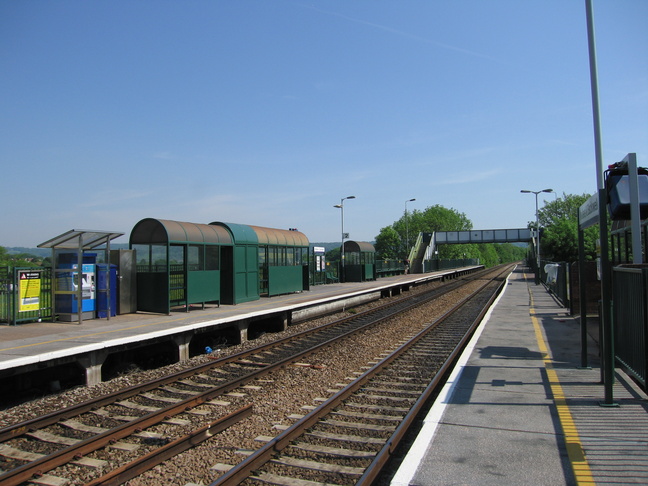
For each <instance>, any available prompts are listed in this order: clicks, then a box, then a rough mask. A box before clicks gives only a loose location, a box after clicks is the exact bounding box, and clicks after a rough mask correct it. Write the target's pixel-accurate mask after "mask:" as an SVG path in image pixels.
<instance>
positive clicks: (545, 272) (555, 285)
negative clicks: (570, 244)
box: [540, 261, 570, 308]
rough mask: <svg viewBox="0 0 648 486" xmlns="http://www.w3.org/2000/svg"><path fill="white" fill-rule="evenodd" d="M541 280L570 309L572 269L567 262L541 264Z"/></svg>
mask: <svg viewBox="0 0 648 486" xmlns="http://www.w3.org/2000/svg"><path fill="white" fill-rule="evenodd" d="M540 280H541V281H542V282H543V283H544V284H545V286H546V287H547V289H549V291H550V292H551V293H552V294H553V295H554V296H555V297H556V299H558V301H559V302H560V303H561V304H562V305H563V306H564V307H567V308H569V307H570V297H569V295H570V288H569V287H570V285H569V282H570V267H569V264H567V263H565V262H546V261H543V262H542V264H541V273H540Z"/></svg>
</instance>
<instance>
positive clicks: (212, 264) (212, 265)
mask: <svg viewBox="0 0 648 486" xmlns="http://www.w3.org/2000/svg"><path fill="white" fill-rule="evenodd" d="M219 253H220V252H219V247H218V246H216V245H207V246H205V270H219V269H220V258H219V256H220V255H219Z"/></svg>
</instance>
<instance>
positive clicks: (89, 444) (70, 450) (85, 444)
mask: <svg viewBox="0 0 648 486" xmlns="http://www.w3.org/2000/svg"><path fill="white" fill-rule="evenodd" d="M436 297H438V295H435V296H434V297H431V298H430V299H425V300H423V301H419V302H416V303H414V304H411V305H408V306H407V307H406V309H405V310H401V312H403V311H406V310H409V309H411V308H414V307H417V306H420V305H422V304H423V303H425V302H427V301H428V300H431V299H432V298H436ZM392 305H393V304H392ZM384 307H385V306H381V307H380V308H379V309H373V312H372V311H367V312H365V313H362V314H356V315H355V316H353V317H352V318H351V319H353V318H358V317H364V316H365V315H369V314H372V313H374V314H375V313H377V312H378V311H379V310H381V309H383V308H384ZM393 316H394V315H393V314H389V315H385V316H382V317H380V318H379V319H374V320H373V321H372V322H369V323H367V324H365V325H362V326H360V327H358V328H354V329H352V330H349V331H347V332H345V333H343V334H340V335H338V336H335V337H333V338H331V339H328V340H327V341H324V342H322V343H319V344H317V345H315V346H311V347H309V348H307V349H305V350H302V351H301V352H299V353H297V354H293V355H291V356H289V357H287V358H284V359H281V360H279V361H277V362H276V363H273V364H270V365H267V366H264V367H263V368H260V369H258V370H255V371H253V372H250V373H247V374H245V375H242V376H240V377H238V378H236V379H234V380H231V381H229V382H227V383H225V384H222V385H220V386H217V387H214V388H212V389H210V390H207V391H205V392H203V393H200V394H198V395H196V396H194V397H191V398H187V399H185V400H183V401H181V402H178V403H176V404H172V405H169V406H167V407H163V408H161V409H160V410H157V411H155V412H150V413H149V414H146V415H144V416H142V417H139V418H137V419H134V420H132V421H131V422H128V423H126V424H123V425H121V426H119V427H116V428H115V429H111V430H109V431H106V432H104V433H101V434H98V435H97V436H94V437H91V438H89V439H85V440H83V441H81V442H78V443H76V444H74V445H71V446H68V447H65V448H63V449H60V450H59V451H57V452H54V453H52V454H50V455H48V456H45V457H43V458H41V459H38V460H36V461H33V462H31V463H28V464H25V465H23V466H20V467H18V468H16V469H13V470H10V471H8V472H5V473H3V474H0V484H2V485H3V486H5V485H6V486H17V485H19V484H21V483H22V482H24V481H27V480H29V479H30V478H32V477H33V476H34V475H39V474H43V473H45V472H47V471H50V470H52V469H54V468H56V467H59V466H61V465H63V464H65V463H67V462H70V461H71V460H72V459H74V458H78V457H79V456H84V455H86V454H89V453H90V452H94V451H95V450H97V449H100V448H102V447H105V446H106V445H108V444H109V443H110V442H111V441H112V440H116V439H120V438H124V437H127V436H129V435H131V434H132V433H133V432H134V431H136V430H138V429H145V428H147V427H150V426H152V425H155V424H157V423H159V422H161V421H163V420H165V419H168V418H169V417H172V416H174V415H177V414H179V413H182V412H184V411H186V410H188V409H190V408H194V407H196V406H199V405H202V404H204V403H205V402H207V401H208V400H211V399H213V398H214V397H217V396H219V395H222V394H225V393H227V392H229V391H232V390H234V389H236V388H238V387H240V386H242V385H244V384H245V383H247V382H249V381H252V380H254V379H257V378H259V377H261V376H265V375H266V374H268V373H270V372H272V371H274V370H276V369H280V368H283V367H285V366H288V365H289V364H291V363H293V362H296V361H298V360H300V359H302V358H304V357H306V356H309V355H310V354H313V353H314V352H316V351H318V350H319V349H321V348H323V347H325V346H329V345H331V344H333V343H335V342H336V341H339V340H342V339H344V338H346V337H348V336H350V335H353V334H355V333H357V332H360V331H362V330H364V329H367V328H369V327H372V326H375V325H377V324H378V323H380V322H383V321H385V320H387V319H390V318H392V317H393ZM348 319H349V318H345V319H344V321H346V320H348ZM292 338H293V339H294V336H293V337H292ZM288 340H290V339H288ZM267 346H268V345H266V346H262V347H261V348H258V349H265V348H266V347H267ZM258 349H257V351H256V352H258ZM241 354H245V355H249V353H248V352H243V353H238V354H237V355H236V356H237V357H236V359H234V357H227V358H223V360H225V361H227V362H231V361H237V360H240V358H241ZM209 364H211V363H209ZM179 374H181V375H184V373H183V372H180V373H179ZM176 375H177V374H176ZM162 381H165V382H166V379H163V380H162ZM151 388H155V387H150V386H149V384H146V385H145V387H144V389H146V390H148V389H151ZM129 396H132V394H131V395H129ZM101 401H103V400H101ZM113 402H114V400H113V401H108V402H107V403H113ZM107 403H106V404H107ZM92 408H94V407H90V408H89V409H88V410H91V409H92ZM66 412H67V410H66V411H65V412H63V413H61V414H58V420H60V419H61V417H67V415H68V414H67V413H66ZM54 415H55V414H50V416H48V418H49V420H52V418H53V416H54ZM58 420H56V421H58ZM56 421H53V422H51V423H55V422H56ZM21 425H23V424H21ZM27 431H28V430H24V431H23V432H22V433H25V432H27Z"/></svg>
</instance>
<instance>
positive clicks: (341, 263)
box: [333, 196, 355, 282]
mask: <svg viewBox="0 0 648 486" xmlns="http://www.w3.org/2000/svg"><path fill="white" fill-rule="evenodd" d="M345 199H355V196H347V197H343V198H342V199H340V204H336V205H335V206H333V207H334V208H339V209H340V211H341V214H342V248H341V250H340V282H344V281H346V279H345V274H344V238H345V236H346V235H345V234H344V200H345Z"/></svg>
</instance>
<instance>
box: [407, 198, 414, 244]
mask: <svg viewBox="0 0 648 486" xmlns="http://www.w3.org/2000/svg"><path fill="white" fill-rule="evenodd" d="M412 201H416V198H412V199H408V200H407V201H405V251H408V248H409V217H408V216H407V203H408V202H412Z"/></svg>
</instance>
